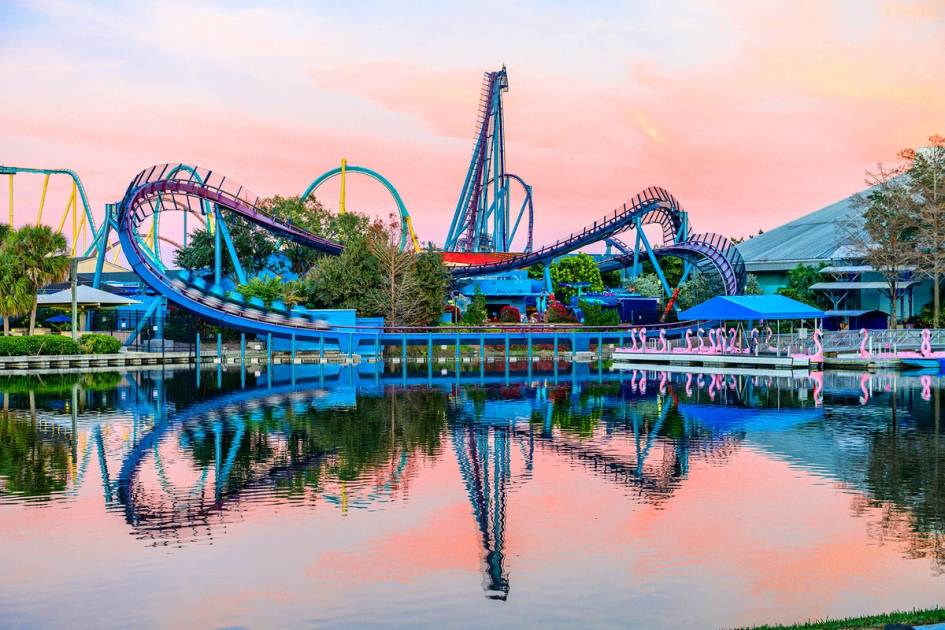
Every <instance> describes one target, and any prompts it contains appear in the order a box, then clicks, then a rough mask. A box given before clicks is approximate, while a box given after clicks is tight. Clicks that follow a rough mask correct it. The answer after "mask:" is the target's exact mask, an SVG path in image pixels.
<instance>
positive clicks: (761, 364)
mask: <svg viewBox="0 0 945 630" xmlns="http://www.w3.org/2000/svg"><path fill="white" fill-rule="evenodd" d="M613 360H614V367H616V368H621V369H623V368H624V366H625V365H633V366H634V367H631V368H630V369H639V366H641V365H646V366H651V369H652V366H655V365H697V366H702V367H704V368H721V367H725V368H755V369H767V370H809V369H810V366H811V363H810V358H809V357H805V356H777V355H773V354H760V355H758V356H755V355H753V354H738V353H732V354H727V353H726V354H698V353H695V352H692V353H689V352H631V351H629V350H625V349H621V348H618V349H616V350H614V354H613Z"/></svg>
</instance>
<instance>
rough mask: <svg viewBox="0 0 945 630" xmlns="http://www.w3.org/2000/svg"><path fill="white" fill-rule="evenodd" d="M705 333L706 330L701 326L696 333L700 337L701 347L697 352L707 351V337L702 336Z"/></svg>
mask: <svg viewBox="0 0 945 630" xmlns="http://www.w3.org/2000/svg"><path fill="white" fill-rule="evenodd" d="M703 335H705V330H703V329H702V328H700V329H699V332H698V333H697V334H696V338H698V339H699V347H698V348H697V349H696V353H697V354H702V353H703V351H705V339H703V338H702V337H703Z"/></svg>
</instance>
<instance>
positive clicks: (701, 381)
mask: <svg viewBox="0 0 945 630" xmlns="http://www.w3.org/2000/svg"><path fill="white" fill-rule="evenodd" d="M696 385H697V386H698V387H699V389H702V388H703V387H705V378H704V377H703V376H702V375H701V374H700V375H699V376H698V377H697V378H696Z"/></svg>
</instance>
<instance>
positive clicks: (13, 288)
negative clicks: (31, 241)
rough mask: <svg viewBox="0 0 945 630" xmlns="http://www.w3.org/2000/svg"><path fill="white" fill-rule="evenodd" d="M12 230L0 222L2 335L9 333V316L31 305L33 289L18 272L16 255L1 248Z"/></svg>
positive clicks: (0, 308)
mask: <svg viewBox="0 0 945 630" xmlns="http://www.w3.org/2000/svg"><path fill="white" fill-rule="evenodd" d="M12 231H13V230H12V229H11V228H10V226H9V225H6V224H4V223H0V315H2V316H3V335H4V336H7V335H9V334H10V318H11V317H16V316H17V315H22V314H23V313H26V312H27V311H29V310H30V308H31V307H32V305H33V303H32V302H33V291H32V289H31V287H30V284H29V282H28V281H27V280H26V278H25V277H24V276H23V274H22V273H20V268H19V265H18V263H17V257H16V256H15V255H14V254H13V253H12V252H9V251H7V250H6V249H4V248H3V244H4V243H5V242H6V240H7V237H8V236H9V235H10V233H11V232H12Z"/></svg>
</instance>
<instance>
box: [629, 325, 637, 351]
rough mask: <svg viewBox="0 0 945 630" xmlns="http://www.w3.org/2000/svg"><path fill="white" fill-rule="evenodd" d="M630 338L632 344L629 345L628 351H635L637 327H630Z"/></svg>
mask: <svg viewBox="0 0 945 630" xmlns="http://www.w3.org/2000/svg"><path fill="white" fill-rule="evenodd" d="M630 340H631V341H633V345H632V346H630V352H636V351H637V329H636V328H631V329H630Z"/></svg>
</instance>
